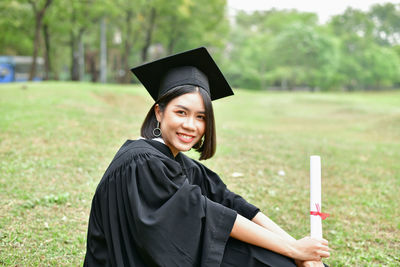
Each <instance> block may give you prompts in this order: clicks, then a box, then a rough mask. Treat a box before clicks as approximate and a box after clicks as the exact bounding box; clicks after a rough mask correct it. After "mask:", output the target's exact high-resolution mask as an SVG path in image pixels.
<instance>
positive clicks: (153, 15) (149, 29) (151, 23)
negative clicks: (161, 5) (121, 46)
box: [142, 7, 156, 62]
mask: <svg viewBox="0 0 400 267" xmlns="http://www.w3.org/2000/svg"><path fill="white" fill-rule="evenodd" d="M155 21H156V9H155V8H154V7H153V8H152V9H151V11H150V18H149V25H148V27H147V31H146V39H145V43H144V46H143V48H142V62H145V61H146V60H147V52H148V50H149V47H150V45H151V38H152V35H153V30H154V25H155Z"/></svg>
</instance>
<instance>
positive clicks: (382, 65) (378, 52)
mask: <svg viewBox="0 0 400 267" xmlns="http://www.w3.org/2000/svg"><path fill="white" fill-rule="evenodd" d="M375 9H379V8H378V7H377V6H375ZM329 26H330V27H331V30H332V32H333V34H335V35H337V36H338V37H339V38H340V42H341V44H340V47H341V49H340V50H341V60H340V68H339V73H338V77H340V79H341V80H342V84H343V86H344V87H345V88H346V89H348V90H355V89H365V88H373V87H374V88H378V87H380V86H390V85H393V84H394V83H395V80H397V78H396V76H397V75H398V74H399V72H398V70H399V69H398V66H399V64H400V61H399V57H398V56H397V54H396V53H395V52H394V50H393V49H391V48H384V47H381V46H379V45H378V44H377V43H376V42H375V41H376V40H377V39H376V35H374V33H376V32H377V30H376V27H377V24H375V23H374V21H373V18H372V17H371V16H370V15H369V14H368V13H365V12H362V11H360V10H354V9H351V8H348V9H347V10H346V11H345V12H344V14H342V15H337V16H335V17H334V18H333V19H332V20H331V22H330V25H329ZM381 41H382V40H381ZM381 41H380V43H382V42H381ZM386 44H387V43H386Z"/></svg>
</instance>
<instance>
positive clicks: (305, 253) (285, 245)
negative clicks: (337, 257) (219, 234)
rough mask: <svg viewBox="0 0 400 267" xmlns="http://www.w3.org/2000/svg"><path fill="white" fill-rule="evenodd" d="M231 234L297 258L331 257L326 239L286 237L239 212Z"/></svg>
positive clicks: (318, 258)
mask: <svg viewBox="0 0 400 267" xmlns="http://www.w3.org/2000/svg"><path fill="white" fill-rule="evenodd" d="M231 236H232V237H233V238H236V239H238V240H241V241H243V242H246V243H249V244H252V245H256V246H259V247H262V248H266V249H269V250H271V251H274V252H276V253H279V254H282V255H285V256H288V257H290V258H293V259H297V260H320V259H321V257H329V252H328V251H329V247H328V241H326V240H322V239H321V240H319V239H315V238H310V237H306V238H303V239H300V240H295V239H290V238H287V237H286V238H285V237H282V236H281V235H279V234H276V233H274V232H272V231H270V230H268V229H266V228H264V227H262V226H260V225H258V224H256V223H254V222H252V221H250V220H248V219H246V218H244V217H243V216H241V215H239V214H238V215H237V217H236V220H235V223H234V225H233V228H232V232H231ZM289 239H290V240H289Z"/></svg>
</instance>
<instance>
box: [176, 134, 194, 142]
mask: <svg viewBox="0 0 400 267" xmlns="http://www.w3.org/2000/svg"><path fill="white" fill-rule="evenodd" d="M177 136H178V138H179V140H181V141H182V142H184V143H191V142H192V141H193V139H194V138H195V136H193V135H189V134H184V133H177Z"/></svg>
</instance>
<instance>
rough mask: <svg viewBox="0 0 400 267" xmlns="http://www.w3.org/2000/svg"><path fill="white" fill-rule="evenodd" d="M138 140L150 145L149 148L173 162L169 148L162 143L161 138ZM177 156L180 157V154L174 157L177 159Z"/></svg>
mask: <svg viewBox="0 0 400 267" xmlns="http://www.w3.org/2000/svg"><path fill="white" fill-rule="evenodd" d="M139 139H142V140H144V141H145V142H146V143H148V144H150V145H151V146H153V147H154V148H156V149H157V150H159V151H160V152H161V153H163V154H164V155H166V156H167V157H169V158H171V159H174V160H175V157H174V155H173V154H172V152H171V150H170V149H169V147H168V146H167V145H166V144H165V143H164V140H163V139H162V138H154V139H146V138H143V137H139ZM179 155H180V152H179V153H178V154H177V155H176V157H178V156H179Z"/></svg>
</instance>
